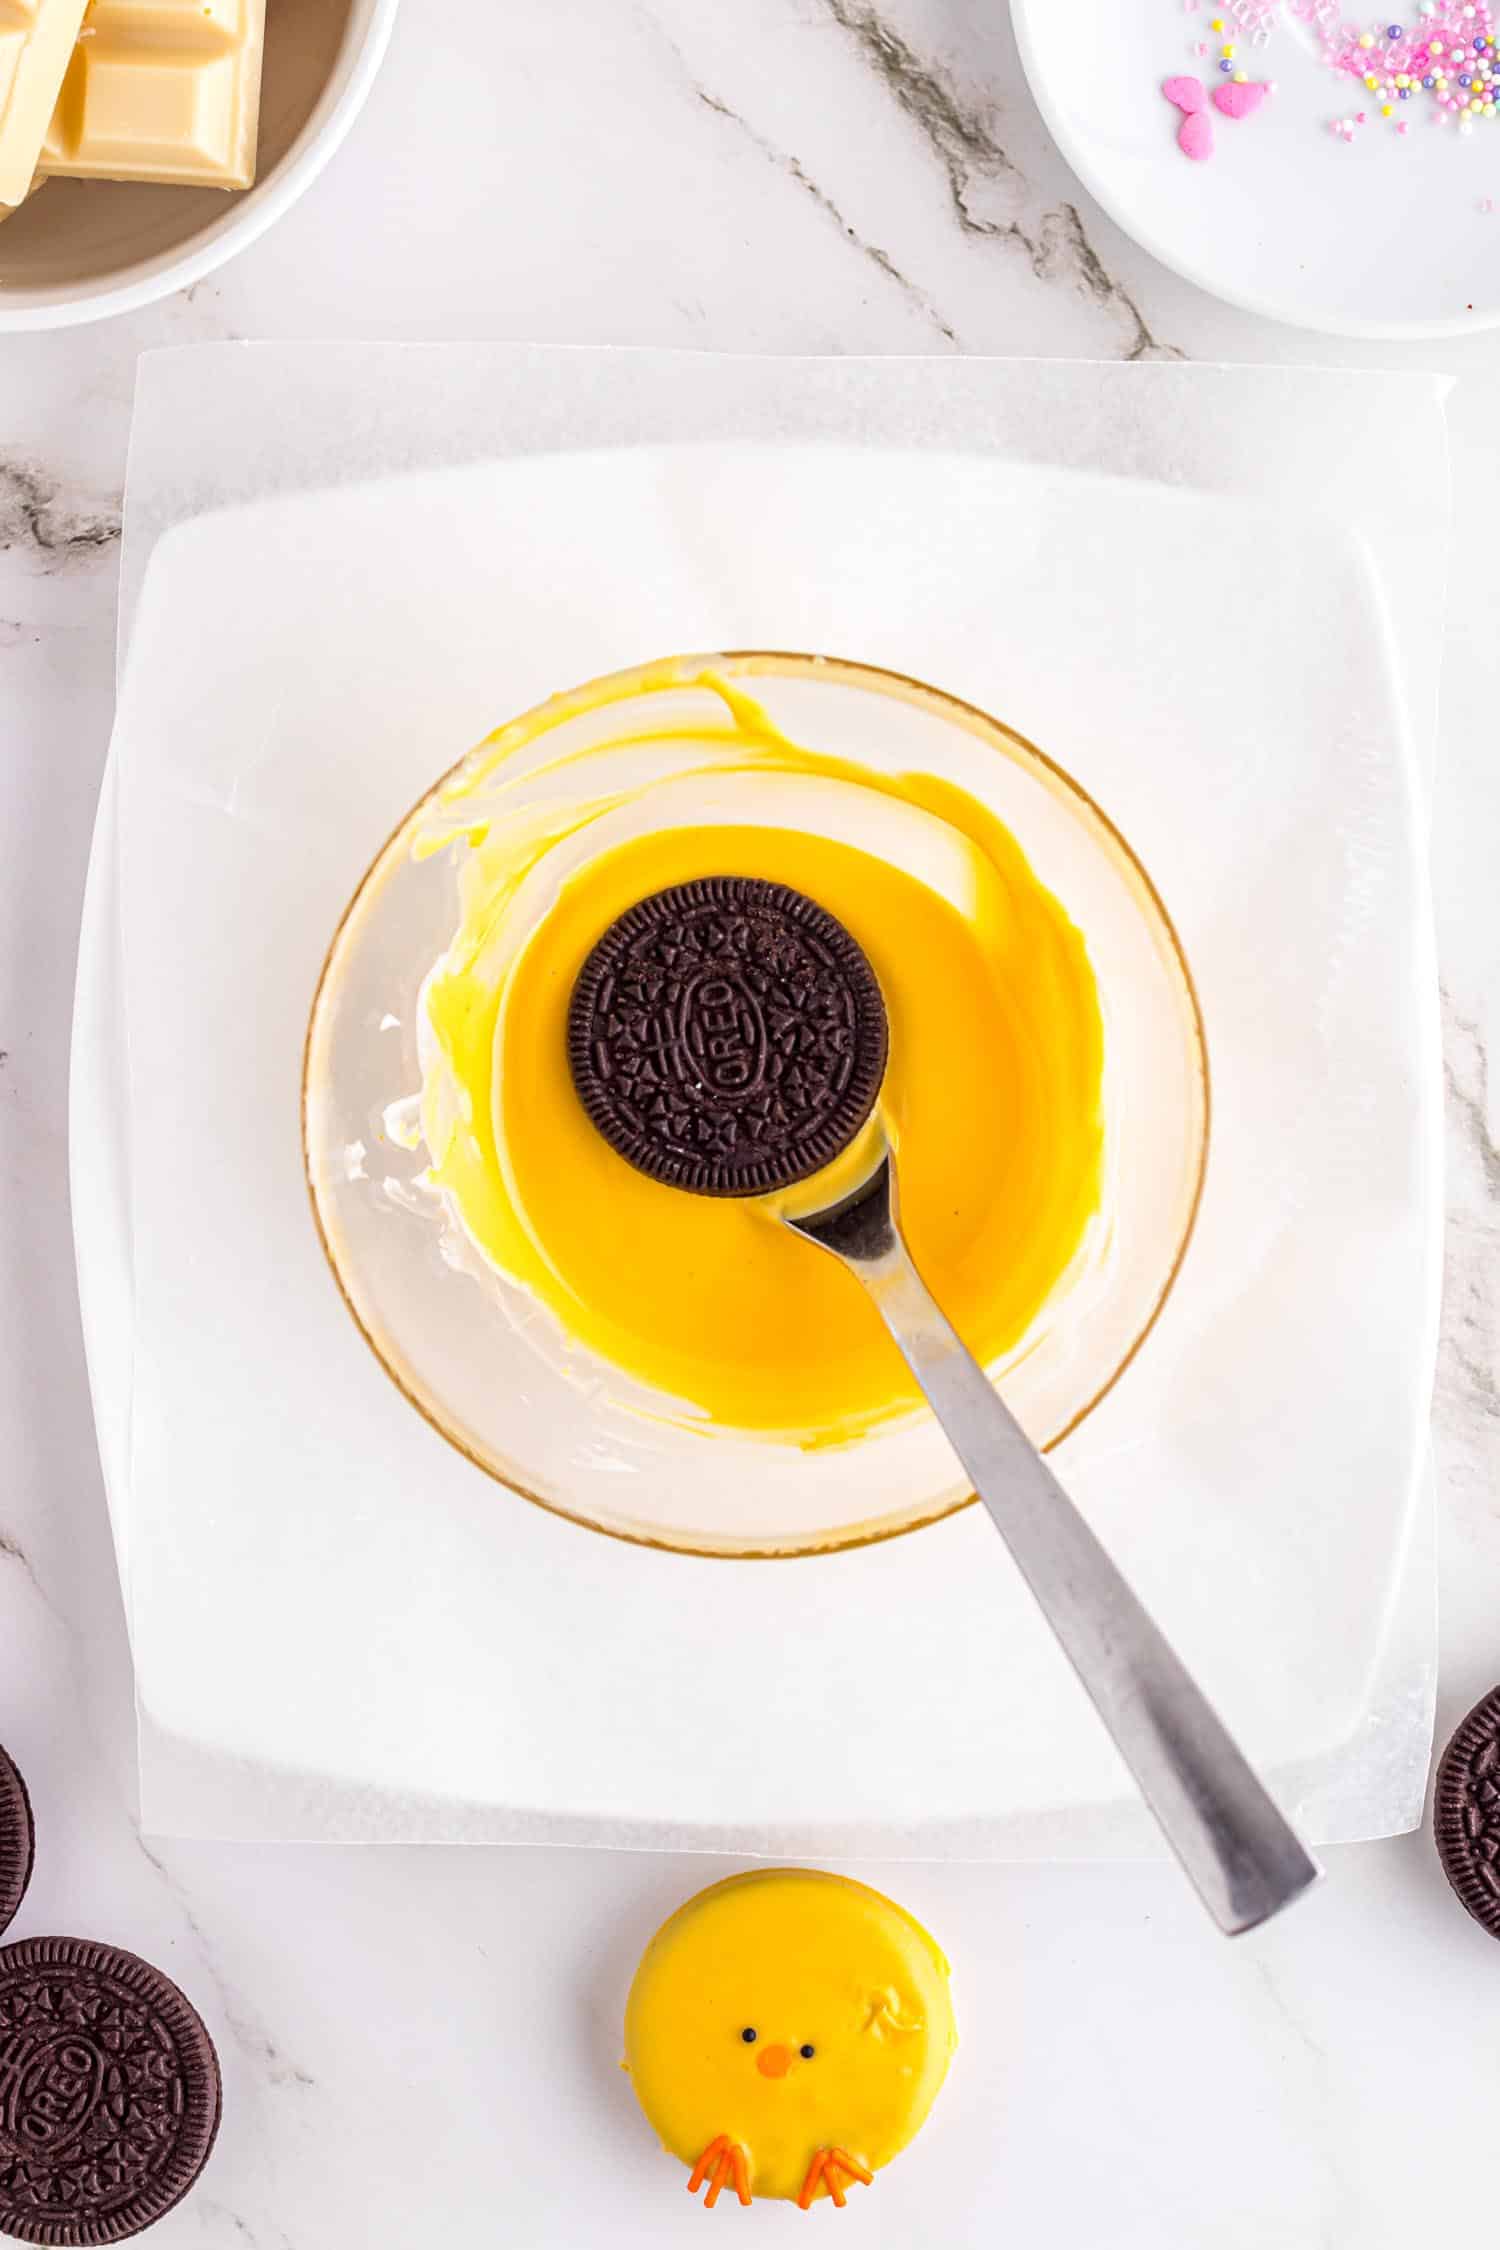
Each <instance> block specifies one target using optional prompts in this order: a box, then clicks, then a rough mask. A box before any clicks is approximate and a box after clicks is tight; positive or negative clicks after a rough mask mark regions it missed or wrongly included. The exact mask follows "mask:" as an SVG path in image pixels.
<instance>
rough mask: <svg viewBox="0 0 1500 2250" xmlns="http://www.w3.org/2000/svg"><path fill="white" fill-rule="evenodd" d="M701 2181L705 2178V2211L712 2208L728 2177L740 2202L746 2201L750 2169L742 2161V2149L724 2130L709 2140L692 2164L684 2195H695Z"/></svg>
mask: <svg viewBox="0 0 1500 2250" xmlns="http://www.w3.org/2000/svg"><path fill="white" fill-rule="evenodd" d="M710 2174H712V2177H711V2178H710ZM705 2180H707V2181H708V2193H707V2195H705V2197H704V2198H703V2208H704V2210H705V2211H711V2210H712V2209H713V2207H714V2205H715V2204H716V2203H717V2202H718V2200H719V2191H720V2189H721V2188H725V2187H728V2185H729V2184H730V2181H731V2180H732V2181H733V2183H734V2192H735V2194H736V2195H737V2196H738V2197H739V2199H740V2201H741V2203H748V2202H749V2201H750V2170H749V2166H748V2164H747V2163H746V2161H745V2152H744V2150H743V2149H742V2148H741V2147H740V2146H739V2144H738V2142H736V2141H732V2140H731V2139H730V2138H729V2135H728V2134H727V2133H721V2134H720V2135H719V2137H718V2139H717V2140H714V2141H710V2142H709V2144H708V2146H707V2148H706V2149H705V2150H704V2151H703V2154H702V2155H701V2156H700V2157H699V2159H698V2161H697V2163H696V2164H695V2165H694V2166H693V2169H692V2173H691V2176H690V2177H689V2180H688V2194H689V2195H696V2194H697V2193H698V2190H699V2188H701V2187H702V2185H703V2183H704V2181H705Z"/></svg>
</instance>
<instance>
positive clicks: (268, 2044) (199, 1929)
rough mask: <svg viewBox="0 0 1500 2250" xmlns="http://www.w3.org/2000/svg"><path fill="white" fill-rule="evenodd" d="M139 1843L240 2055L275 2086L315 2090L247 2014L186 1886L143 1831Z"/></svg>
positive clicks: (309, 2078) (311, 2081) (307, 2075)
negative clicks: (173, 1907) (192, 1947)
mask: <svg viewBox="0 0 1500 2250" xmlns="http://www.w3.org/2000/svg"><path fill="white" fill-rule="evenodd" d="M135 1840H136V1843H137V1844H138V1845H139V1847H140V1850H141V1854H142V1856H143V1857H144V1858H145V1860H146V1861H147V1863H148V1864H149V1865H150V1866H151V1867H153V1868H155V1870H156V1873H157V1874H158V1875H159V1876H160V1878H161V1881H162V1883H163V1884H164V1886H165V1888H166V1890H167V1891H168V1893H169V1895H170V1896H171V1898H172V1899H173V1901H174V1903H175V1904H176V1906H177V1909H178V1912H179V1913H180V1914H181V1916H182V1918H183V1921H184V1922H185V1923H186V1925H187V1928H188V1931H189V1933H190V1935H191V1936H192V1939H193V1942H194V1943H195V1945H196V1946H197V1948H198V1957H199V1959H200V1960H201V1961H202V1963H203V1968H204V1972H205V1974H206V1975H207V1976H208V1978H209V1979H210V1981H211V1982H212V1984H213V1987H214V1990H215V1992H216V1993H217V1995H218V2000H219V2007H220V2010H221V2012H222V2014H223V2017H224V2021H225V2023H226V2024H227V2025H228V2027H229V2031H230V2035H231V2037H232V2038H233V2040H234V2042H235V2045H236V2046H237V2047H238V2048H239V2050H240V2052H241V2053H242V2054H243V2055H244V2056H245V2057H246V2058H247V2060H249V2061H250V2062H252V2063H254V2064H256V2065H257V2066H258V2067H259V2068H260V2069H261V2070H263V2071H264V2072H265V2074H266V2077H267V2078H268V2079H269V2081H270V2083H271V2084H272V2085H273V2086H315V2085H316V2084H317V2080H316V2079H315V2078H314V2077H313V2075H312V2073H311V2072H310V2071H306V2070H304V2069H303V2068H302V2066H301V2064H300V2063H295V2062H293V2061H292V2060H291V2059H290V2058H289V2057H288V2056H287V2055H285V2054H283V2053H282V2051H281V2049H280V2048H279V2047H278V2046H277V2044H276V2042H275V2040H274V2039H273V2038H272V2037H271V2035H270V2033H269V2032H268V2031H267V2030H266V2029H265V2027H264V2025H263V2024H261V2023H260V2022H258V2021H257V2020H256V2019H255V2018H254V2017H253V2016H251V2015H249V2014H247V2012H246V2011H245V2009H244V2008H243V2007H242V2006H241V2005H240V2003H239V2001H238V2000H237V1999H236V1997H235V1995H234V1993H233V1992H232V1990H231V1989H230V1987H229V1985H228V1983H227V1982H226V1980H225V1978H224V1975H223V1972H222V1971H221V1969H220V1968H219V1965H218V1961H217V1959H216V1957H215V1954H214V1949H213V1946H212V1944H211V1943H210V1941H209V1937H208V1933H207V1931H206V1930H205V1929H204V1927H203V1925H202V1923H201V1922H200V1921H199V1919H198V1917H197V1915H196V1914H195V1913H194V1911H193V1906H192V1902H191V1900H190V1899H189V1897H188V1895H187V1893H186V1891H185V1890H184V1889H183V1887H182V1884H181V1883H180V1882H179V1881H178V1880H177V1877H176V1876H175V1875H174V1874H173V1873H172V1870H171V1869H170V1868H169V1867H168V1866H167V1864H166V1862H165V1860H162V1859H159V1858H158V1857H157V1855H156V1853H155V1852H154V1851H153V1850H152V1849H151V1846H150V1845H149V1844H148V1843H147V1842H146V1839H145V1837H144V1836H142V1835H141V1834H140V1833H139V1831H137V1832H136V1839H135Z"/></svg>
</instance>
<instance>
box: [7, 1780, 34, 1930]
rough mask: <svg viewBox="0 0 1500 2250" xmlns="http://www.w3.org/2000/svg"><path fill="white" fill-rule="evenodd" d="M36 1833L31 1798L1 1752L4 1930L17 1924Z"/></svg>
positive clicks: (28, 1880)
mask: <svg viewBox="0 0 1500 2250" xmlns="http://www.w3.org/2000/svg"><path fill="white" fill-rule="evenodd" d="M35 1850H36V1832H35V1830H34V1829H33V1827H32V1825H31V1799H30V1798H29V1797H28V1796H27V1794H26V1784H25V1782H24V1781H23V1780H22V1779H21V1776H20V1774H19V1773H18V1772H17V1771H16V1768H15V1766H14V1765H13V1764H12V1763H11V1761H10V1759H9V1758H8V1757H7V1756H6V1754H5V1752H4V1751H3V1750H0V1930H3V1929H4V1928H5V1927H6V1925H7V1923H9V1922H12V1921H14V1919H15V1915H16V1909H17V1907H18V1906H19V1905H20V1903H21V1901H22V1899H23V1898H24V1897H25V1896H26V1886H27V1884H28V1883H29V1882H30V1881H31V1862H32V1858H33V1855H34V1853H35Z"/></svg>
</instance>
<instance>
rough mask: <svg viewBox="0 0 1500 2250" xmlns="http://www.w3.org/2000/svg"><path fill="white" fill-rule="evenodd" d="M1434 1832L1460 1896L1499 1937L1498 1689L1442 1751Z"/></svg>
mask: <svg viewBox="0 0 1500 2250" xmlns="http://www.w3.org/2000/svg"><path fill="white" fill-rule="evenodd" d="M1432 1833H1433V1840H1434V1842H1435V1843H1436V1845H1437V1848H1438V1857H1439V1858H1440V1859H1441V1860H1442V1863H1443V1873H1444V1874H1445V1875H1446V1876H1447V1878H1448V1880H1449V1882H1450V1883H1451V1884H1452V1886H1453V1888H1454V1890H1455V1891H1456V1892H1457V1894H1458V1896H1459V1898H1460V1899H1461V1900H1462V1902H1463V1904H1464V1905H1465V1906H1466V1907H1467V1908H1468V1910H1469V1912H1470V1913H1471V1914H1472V1915H1473V1917H1474V1919H1475V1921H1476V1922H1479V1923H1482V1924H1483V1926H1484V1928H1485V1929H1487V1930H1488V1931H1489V1933H1490V1936H1491V1937H1500V1687H1496V1688H1491V1690H1490V1692H1489V1694H1488V1695H1486V1696H1484V1697H1483V1698H1482V1699H1481V1700H1480V1701H1479V1702H1478V1703H1476V1704H1475V1706H1474V1708H1473V1710H1472V1711H1471V1712H1470V1713H1469V1715H1468V1717H1467V1718H1466V1719H1465V1720H1464V1722H1463V1724H1462V1726H1461V1727H1460V1728H1459V1730H1458V1732H1457V1733H1456V1734H1455V1735H1454V1737H1453V1740H1452V1741H1451V1742H1450V1743H1449V1745H1448V1747H1447V1749H1446V1750H1445V1751H1444V1752H1443V1755H1442V1760H1441V1762H1440V1764H1439V1766H1438V1772H1437V1787H1436V1791H1435V1793H1434V1796H1433V1806H1432Z"/></svg>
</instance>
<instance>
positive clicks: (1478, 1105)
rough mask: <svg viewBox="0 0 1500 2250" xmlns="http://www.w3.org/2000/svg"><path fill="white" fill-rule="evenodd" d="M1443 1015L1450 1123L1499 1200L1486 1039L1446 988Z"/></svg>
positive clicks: (1499, 1157)
mask: <svg viewBox="0 0 1500 2250" xmlns="http://www.w3.org/2000/svg"><path fill="white" fill-rule="evenodd" d="M1443 1018H1444V1037H1443V1084H1444V1087H1445V1089H1446V1091H1447V1096H1448V1119H1449V1123H1450V1124H1451V1125H1455V1126H1456V1127H1457V1128H1458V1131H1459V1133H1460V1135H1461V1137H1462V1139H1463V1142H1464V1145H1465V1147H1466V1148H1467V1150H1468V1152H1469V1154H1470V1155H1471V1156H1472V1157H1473V1158H1474V1159H1475V1160H1476V1161H1477V1163H1478V1165H1479V1173H1480V1178H1481V1180H1482V1182H1483V1185H1484V1188H1485V1191H1486V1195H1487V1197H1488V1198H1489V1199H1490V1200H1493V1201H1500V1144H1497V1142H1496V1139H1495V1133H1494V1129H1493V1127H1492V1125H1491V1123H1490V1110H1489V1057H1488V1054H1487V1052H1486V1048H1485V1042H1484V1039H1483V1036H1482V1035H1481V1033H1480V1030H1479V1027H1478V1025H1477V1024H1474V1023H1471V1022H1470V1021H1469V1019H1468V1018H1467V1017H1466V1016H1464V1015H1461V1014H1460V1012H1459V1010H1458V1009H1457V1008H1456V1007H1455V1005H1454V1003H1453V1000H1452V998H1451V997H1450V995H1449V994H1448V992H1447V991H1446V990H1445V991H1444V992H1443Z"/></svg>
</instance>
